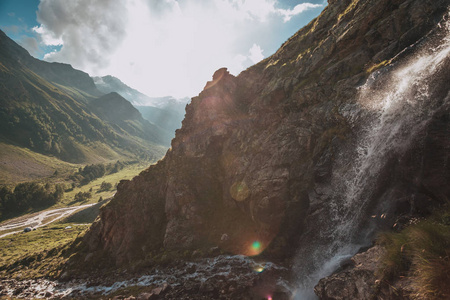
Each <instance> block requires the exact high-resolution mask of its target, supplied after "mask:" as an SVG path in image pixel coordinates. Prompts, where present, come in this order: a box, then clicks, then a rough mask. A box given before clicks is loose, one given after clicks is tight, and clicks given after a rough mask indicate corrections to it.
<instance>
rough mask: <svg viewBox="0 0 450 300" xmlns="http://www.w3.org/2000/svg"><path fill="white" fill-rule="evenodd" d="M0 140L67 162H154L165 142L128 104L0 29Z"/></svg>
mask: <svg viewBox="0 0 450 300" xmlns="http://www.w3.org/2000/svg"><path fill="white" fill-rule="evenodd" d="M0 140H1V141H2V143H1V144H0V146H1V145H8V144H9V145H14V146H18V147H22V148H28V149H30V150H31V151H32V152H31V154H32V153H40V154H43V155H47V156H54V157H56V158H57V159H59V160H62V161H65V162H70V163H91V162H98V161H107V160H117V159H136V158H146V159H154V160H156V159H159V158H160V157H162V156H163V155H164V152H165V149H166V147H165V146H163V144H166V145H167V144H168V142H167V139H166V140H164V138H163V134H162V133H160V129H159V128H157V127H156V126H152V125H151V124H150V123H149V122H147V121H145V120H144V119H143V118H142V116H141V114H140V113H139V112H138V111H137V110H136V109H135V108H134V107H133V106H132V105H131V104H130V103H129V102H128V101H127V100H125V99H124V98H122V97H120V96H119V95H118V94H113V95H104V96H103V93H102V92H101V91H99V90H98V89H97V88H96V86H95V84H94V81H93V80H92V78H90V77H89V75H88V74H87V73H84V72H82V71H79V70H75V69H73V68H72V67H71V66H70V65H67V64H60V63H47V62H44V61H40V60H38V59H35V58H33V57H31V56H30V55H29V53H28V52H27V51H26V50H25V49H23V48H22V47H20V46H19V45H17V44H16V43H15V42H14V41H12V40H11V39H10V38H8V37H7V36H6V35H5V33H3V32H2V31H0ZM27 153H29V152H27ZM31 156H32V155H31ZM30 159H31V157H30ZM3 160H5V158H4V157H3ZM0 168H1V166H0ZM10 172H14V170H10Z"/></svg>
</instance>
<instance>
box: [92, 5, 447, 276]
mask: <svg viewBox="0 0 450 300" xmlns="http://www.w3.org/2000/svg"><path fill="white" fill-rule="evenodd" d="M446 9H447V1H432V2H431V1H429V2H426V3H424V2H423V1H414V0H381V1H372V0H359V1H358V0H353V1H335V2H332V3H330V4H329V6H328V7H327V8H325V10H324V11H323V12H322V14H321V15H320V16H319V17H318V18H316V19H315V20H313V21H312V22H311V23H310V24H308V25H307V26H306V27H304V28H303V29H301V30H300V31H299V32H297V33H296V34H295V35H294V36H293V37H292V38H290V39H289V40H288V41H287V42H286V43H285V44H283V45H282V47H281V48H280V50H279V51H277V53H275V54H274V55H273V56H271V57H269V58H267V59H266V60H264V61H262V62H261V63H259V64H257V65H255V66H253V67H251V68H249V69H248V70H246V71H244V72H242V73H241V74H240V75H239V76H237V77H235V76H233V75H231V74H229V73H228V71H227V70H226V69H224V68H223V69H220V70H218V71H217V72H216V73H215V74H214V76H213V80H212V81H211V82H208V83H207V84H206V86H205V88H204V90H203V91H202V92H201V93H200V95H199V96H198V97H194V98H193V99H192V102H191V104H189V105H188V106H187V107H186V116H185V119H184V121H183V125H182V128H181V129H179V130H177V132H176V137H175V139H174V140H173V141H172V148H171V149H170V150H169V151H168V152H167V154H166V156H165V158H164V159H163V160H162V161H160V162H159V163H158V164H157V165H155V166H151V167H150V168H149V169H148V170H147V171H145V172H143V173H142V174H141V175H140V176H138V177H136V178H134V179H133V180H131V181H127V182H122V183H121V184H120V186H119V189H118V192H117V194H116V196H115V197H114V199H113V200H112V201H111V203H110V204H109V205H107V206H106V207H105V208H104V209H103V210H102V212H101V217H100V219H99V220H98V221H97V222H96V223H95V224H94V225H93V226H92V228H91V229H90V232H88V234H87V236H86V238H85V241H86V242H87V243H88V244H89V245H90V247H89V251H91V252H102V253H103V252H104V253H109V254H110V255H111V257H112V258H113V259H114V260H115V262H116V263H118V264H123V263H126V262H128V261H130V260H133V259H137V258H142V257H144V256H145V255H147V254H148V253H149V251H154V250H159V249H160V248H161V247H163V248H165V249H192V248H198V247H203V246H208V247H209V246H211V245H218V246H219V247H221V248H222V249H224V250H226V251H229V252H232V253H240V254H246V255H256V254H259V253H260V252H262V251H264V253H265V255H267V256H272V257H276V258H283V257H292V256H293V254H294V253H295V252H296V251H297V249H300V250H301V249H304V252H303V254H305V253H309V252H308V251H310V250H308V249H309V248H311V249H312V248H317V244H315V243H313V241H317V240H321V239H322V240H321V242H320V243H322V244H324V243H327V241H328V237H325V238H323V233H324V232H325V231H326V230H329V229H328V228H329V226H330V225H329V223H327V221H329V220H330V219H332V216H331V215H330V214H331V210H333V208H332V207H330V205H329V203H330V198H329V195H331V194H332V188H333V187H332V184H331V181H332V177H333V172H335V171H336V169H337V168H338V167H339V166H337V165H336V161H337V160H338V158H339V159H341V158H342V157H341V156H342V155H343V154H342V153H346V150H347V149H353V150H352V151H353V152H354V148H355V143H356V138H357V133H358V130H360V129H361V123H358V122H364V119H358V120H356V121H355V120H354V119H352V115H351V114H350V113H348V110H349V107H356V106H358V105H360V104H358V103H356V100H357V93H358V90H357V87H359V86H360V85H361V84H362V83H364V82H365V80H366V79H367V78H368V76H369V74H370V73H371V72H373V71H374V70H376V69H377V68H380V67H382V66H384V65H388V64H389V63H391V62H392V61H396V60H398V59H400V58H401V57H403V56H406V55H407V54H408V52H407V51H406V52H402V51H403V50H404V49H405V48H407V47H409V46H410V45H412V44H414V43H416V42H417V41H419V40H420V39H421V38H422V37H423V36H425V35H426V34H427V33H428V32H429V31H430V30H431V29H432V28H434V27H435V26H436V24H437V22H439V20H441V19H442V16H443V14H444V13H445V12H446ZM400 52H402V53H403V54H402V55H398V54H399V53H400ZM443 76H444V77H442V78H441V80H440V81H439V80H438V81H436V86H440V87H441V88H440V89H436V90H437V92H436V93H439V95H440V96H442V94H443V93H445V91H444V90H445V84H444V83H443V82H444V81H445V78H446V77H445V76H448V74H447V75H446V74H443ZM447 78H448V77H447ZM447 89H448V88H447ZM445 109H446V108H442V109H441V110H439V112H438V113H436V114H435V116H434V117H433V119H434V120H435V122H434V121H433V122H430V125H429V126H426V127H425V129H423V131H422V132H421V133H420V134H419V135H418V136H419V138H418V139H421V138H422V137H423V138H424V139H425V142H424V143H421V144H419V145H418V146H417V147H416V146H414V147H416V148H412V149H411V150H410V151H403V152H402V153H401V155H400V154H393V156H392V157H391V159H392V161H390V163H387V164H386V165H385V167H383V168H382V169H381V171H380V172H382V174H389V170H392V168H394V170H395V172H394V173H395V176H398V177H396V180H395V181H393V180H385V179H387V178H392V177H386V176H383V175H382V176H380V180H379V181H376V183H375V184H373V185H374V186H375V189H374V192H373V193H372V194H371V195H370V199H371V200H370V201H369V204H367V205H364V206H362V208H361V218H362V220H369V219H370V220H372V219H371V218H370V216H371V215H373V214H374V213H378V212H379V211H380V206H379V205H378V204H379V203H381V202H382V203H384V204H383V205H387V206H388V207H389V209H387V210H389V213H391V212H392V216H391V215H389V216H388V218H379V219H377V220H372V221H376V222H378V223H377V224H378V225H375V227H376V226H379V225H380V224H381V225H382V224H387V225H391V224H389V223H390V222H393V215H394V213H395V214H400V213H405V212H409V211H411V210H414V209H415V208H414V207H411V204H414V199H417V198H418V197H415V196H418V195H419V194H420V195H422V196H421V197H425V198H426V200H424V201H429V202H430V203H431V202H439V201H441V200H442V199H441V198H442V197H443V196H437V195H448V192H449V191H448V187H446V185H445V184H444V182H448V179H449V178H450V177H449V174H448V171H445V170H443V169H442V164H440V163H441V162H444V161H446V159H447V158H448V153H447V154H445V149H448V148H447V147H448V143H447V142H446V141H445V139H442V137H443V136H444V137H445V136H448V132H447V133H446V130H445V128H447V129H448V119H446V118H447V117H446V115H445V111H446V110H445ZM346 110H347V112H346ZM447 116H448V115H447ZM355 122H356V123H355ZM433 124H434V125H433ZM442 126H444V127H442ZM433 128H435V129H436V130H438V131H439V133H437V135H431V136H430V135H429V134H428V133H430V132H432V131H433V130H434V129H433ZM442 128H444V129H442ZM442 135H443V136H442ZM447 140H448V139H447ZM430 147H431V148H432V149H433V150H431V151H432V152H433V151H434V150H437V151H438V153H439V155H437V156H435V155H431V153H427V152H426V151H428V150H430ZM352 151H349V153H351V152H352ZM405 153H406V154H405ZM434 153H436V152H434ZM428 154H430V155H428ZM416 155H419V156H420V157H421V158H420V159H422V158H423V159H424V160H422V161H427V160H429V162H430V163H429V164H422V165H420V166H418V165H417V164H413V165H411V164H409V163H411V162H412V161H414V162H415V161H417V157H416ZM351 160H352V159H351V158H349V159H348V161H347V163H349V161H351ZM344 161H345V159H344ZM444 165H445V164H444ZM340 167H341V168H342V169H343V170H345V164H343V166H340ZM347 168H350V167H347ZM408 168H409V169H408ZM347 171H348V169H347ZM383 172H386V173H383ZM424 174H436V175H433V176H435V179H429V178H427V177H425V176H423V175H424ZM409 178H414V179H413V180H410V179H409ZM377 180H378V179H377ZM430 189H432V191H430ZM386 191H389V193H387V192H386ZM384 192H386V193H384ZM380 197H383V201H381V200H380ZM398 199H408V200H405V201H403V202H402V203H401V204H405V205H404V206H402V205H400V204H399V205H397V204H395V203H398V202H399V201H397V200H398ZM411 199H412V200H411ZM400 202H401V201H400ZM386 203H390V204H386ZM391 207H397V210H394V209H391ZM328 216H329V218H328ZM358 226H359V227H358V228H356V229H355V231H359V228H369V225H368V224H367V223H366V222H365V221H362V222H361V223H359V225H358ZM370 226H373V224H372V225H370ZM356 236H357V235H356ZM355 238H357V237H355ZM311 251H312V250H311ZM305 255H307V254H305ZM309 262H310V260H308V259H305V266H304V270H308V269H309V268H310V267H311V268H312V267H313V266H310V265H308V264H307V263H309ZM305 272H306V271H305Z"/></svg>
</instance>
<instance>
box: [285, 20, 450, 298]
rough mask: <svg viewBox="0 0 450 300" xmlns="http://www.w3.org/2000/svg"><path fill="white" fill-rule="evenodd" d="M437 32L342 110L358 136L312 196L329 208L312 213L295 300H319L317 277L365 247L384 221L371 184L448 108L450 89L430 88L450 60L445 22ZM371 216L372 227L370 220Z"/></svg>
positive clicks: (449, 36) (371, 80) (372, 80)
mask: <svg viewBox="0 0 450 300" xmlns="http://www.w3.org/2000/svg"><path fill="white" fill-rule="evenodd" d="M441 27H442V28H441V29H440V32H438V33H436V34H435V36H434V38H432V37H429V38H428V41H427V42H424V43H423V44H421V45H419V46H417V47H416V48H418V49H417V50H416V51H415V54H413V55H410V56H413V57H409V58H407V59H405V60H403V61H401V62H398V63H396V64H395V65H394V66H390V67H388V68H385V69H384V70H380V71H377V72H374V74H372V75H371V76H370V78H369V79H368V80H367V82H366V83H365V84H364V85H363V86H362V87H361V88H360V90H359V94H358V99H357V103H356V104H349V105H347V106H344V107H341V110H340V111H341V114H342V115H343V116H344V117H346V118H347V119H348V120H349V123H350V124H352V126H353V130H354V131H356V132H357V141H356V147H355V144H353V145H354V146H353V150H351V151H348V150H347V151H342V153H340V155H339V157H338V158H337V159H336V161H335V163H334V166H333V175H332V179H331V185H329V186H328V187H327V188H324V187H322V188H321V187H317V189H318V190H321V193H319V195H318V196H316V197H320V198H321V199H322V201H326V203H327V209H324V210H322V211H321V212H320V213H316V214H315V216H314V217H313V218H314V219H313V220H312V221H313V222H314V224H318V228H317V229H316V233H314V234H315V235H314V234H310V235H308V234H306V235H305V236H306V237H305V238H304V239H305V243H303V246H301V249H300V250H299V252H298V256H297V262H296V266H295V268H294V269H295V270H296V273H297V276H298V278H299V282H300V284H299V288H298V289H297V291H296V292H295V299H298V300H300V299H316V296H315V295H314V292H313V288H314V286H315V285H316V284H317V282H318V281H319V279H320V278H323V277H325V276H328V275H329V274H330V273H331V272H333V271H334V270H335V269H336V268H337V267H338V266H339V263H340V262H341V261H342V260H344V259H346V258H349V257H351V256H353V255H354V254H355V253H356V252H357V251H358V249H359V248H360V247H361V246H364V245H368V244H370V242H371V240H372V238H373V233H374V231H375V229H376V226H377V225H376V224H377V222H376V221H381V220H380V219H382V218H384V217H385V215H384V212H383V203H379V202H377V203H374V200H377V199H378V198H377V197H376V195H374V193H375V192H376V190H375V187H376V186H378V185H379V182H380V181H381V180H383V178H380V177H381V175H380V174H382V172H383V170H384V169H385V168H386V166H387V162H388V161H389V160H392V159H393V158H394V159H395V158H398V157H401V155H402V154H403V153H405V151H407V149H408V147H409V146H410V145H411V143H412V142H413V141H414V139H415V137H416V136H417V134H418V133H419V132H420V131H421V130H422V129H423V128H425V126H426V125H427V123H428V122H429V120H430V119H431V117H432V116H433V115H434V114H435V112H436V111H438V110H439V109H440V108H441V107H442V106H443V105H447V104H448V102H449V95H448V88H449V87H447V92H446V94H445V93H444V94H445V95H444V96H443V97H436V95H433V93H432V91H431V90H430V86H431V84H432V83H433V80H434V75H435V74H436V73H437V72H439V71H440V69H441V68H443V65H444V62H445V61H446V60H449V59H450V34H449V32H450V22H449V21H447V22H446V23H445V24H441ZM436 44H437V46H436ZM447 63H448V61H447ZM448 82H450V81H448ZM330 186H331V187H330ZM377 201H380V200H379V199H378V200H377ZM386 205H388V204H386ZM371 217H374V218H373V219H372V221H373V222H368V221H367V220H368V219H371ZM310 221H311V220H310ZM307 239H310V240H307ZM306 242H308V243H306ZM305 244H308V245H307V246H305Z"/></svg>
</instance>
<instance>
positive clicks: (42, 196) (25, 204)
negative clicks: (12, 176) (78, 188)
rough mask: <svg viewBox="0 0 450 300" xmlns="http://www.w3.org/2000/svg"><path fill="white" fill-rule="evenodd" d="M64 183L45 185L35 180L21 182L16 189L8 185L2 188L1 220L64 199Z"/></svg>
mask: <svg viewBox="0 0 450 300" xmlns="http://www.w3.org/2000/svg"><path fill="white" fill-rule="evenodd" d="M63 194H64V185H63V184H56V185H50V184H46V185H45V186H44V185H42V184H39V183H35V182H25V183H19V184H18V185H17V186H16V187H15V188H14V190H10V189H8V188H7V187H2V188H1V189H0V220H1V219H4V218H7V217H10V216H13V215H16V214H20V213H24V212H27V211H29V210H32V209H33V210H37V209H44V208H47V207H50V206H52V205H54V204H56V203H57V202H58V201H60V200H61V199H62V196H63Z"/></svg>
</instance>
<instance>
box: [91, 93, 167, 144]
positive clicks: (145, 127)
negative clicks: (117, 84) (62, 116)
mask: <svg viewBox="0 0 450 300" xmlns="http://www.w3.org/2000/svg"><path fill="white" fill-rule="evenodd" d="M89 104H90V107H92V108H93V111H95V112H96V113H97V115H98V116H100V117H101V118H102V120H106V121H107V122H108V123H109V124H110V125H113V127H116V128H118V129H120V130H122V131H124V132H127V133H131V134H132V135H133V136H136V137H140V138H142V139H144V140H148V141H153V142H155V143H157V144H160V145H169V144H170V139H167V138H165V135H167V134H165V133H164V129H162V128H160V127H158V126H155V125H153V124H151V123H150V122H148V121H147V120H145V119H144V118H143V117H142V115H141V113H140V112H139V111H138V110H137V109H136V108H135V107H134V106H133V105H132V104H131V103H130V102H129V101H128V100H126V99H125V98H123V97H122V96H120V95H119V94H118V93H115V92H112V93H109V94H106V95H104V96H102V97H100V98H97V99H94V100H92V101H91V102H90V103H89Z"/></svg>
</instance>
